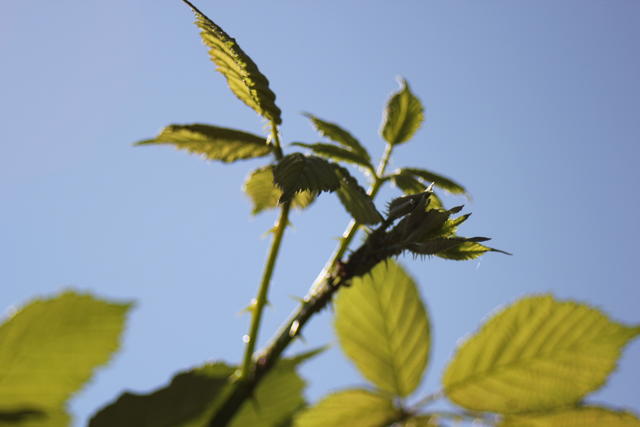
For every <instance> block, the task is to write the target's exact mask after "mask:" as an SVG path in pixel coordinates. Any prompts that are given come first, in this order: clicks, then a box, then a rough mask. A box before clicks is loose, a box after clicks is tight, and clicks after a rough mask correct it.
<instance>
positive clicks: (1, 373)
mask: <svg viewBox="0 0 640 427" xmlns="http://www.w3.org/2000/svg"><path fill="white" fill-rule="evenodd" d="M129 308H130V304H116V303H111V302H105V301H101V300H98V299H95V298H94V297H92V296H89V295H81V294H77V293H74V292H65V293H63V294H61V295H59V296H57V297H55V298H49V299H36V300H33V301H32V302H30V303H29V304H28V305H26V306H25V307H23V308H22V309H20V310H19V311H18V312H17V313H16V314H15V315H14V316H13V317H11V318H10V319H9V320H7V321H6V322H5V323H3V324H2V325H1V326H0V414H4V417H11V415H12V414H13V415H14V416H15V415H18V416H20V414H22V415H25V416H26V418H25V419H31V418H32V417H31V416H30V415H33V417H41V418H44V419H47V420H49V421H51V422H50V423H49V425H55V423H58V422H63V421H64V420H65V419H66V417H67V416H66V414H64V412H63V409H64V406H65V402H66V401H67V400H68V399H69V398H70V397H71V395H72V394H73V393H75V392H76V391H78V390H79V389H80V388H81V387H82V386H83V385H84V384H85V383H86V382H87V381H88V380H89V379H90V378H91V376H92V375H93V372H94V370H95V369H96V367H98V366H100V365H102V364H104V363H106V362H107V361H108V360H109V358H110V357H111V354H112V353H113V352H114V351H116V350H117V349H118V346H119V340H120V334H121V333H122V330H123V329H124V322H125V315H126V313H127V311H128V310H129ZM34 419H35V418H34ZM52 420H53V421H52ZM56 420H57V421H56ZM61 420H62V421H61Z"/></svg>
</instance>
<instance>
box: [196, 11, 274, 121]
mask: <svg viewBox="0 0 640 427" xmlns="http://www.w3.org/2000/svg"><path fill="white" fill-rule="evenodd" d="M183 1H184V2H185V3H186V4H187V5H188V6H189V7H190V8H191V9H192V10H193V12H194V13H195V15H196V25H197V26H198V27H200V29H201V30H202V31H201V32H200V36H201V37H202V41H203V42H204V44H205V45H206V46H207V47H208V48H209V57H210V58H211V60H212V61H213V62H214V63H215V64H216V70H217V71H219V72H220V73H221V74H222V75H223V76H224V77H225V78H226V79H227V84H228V85H229V88H230V89H231V91H232V92H233V93H234V94H235V95H236V96H237V97H238V99H240V100H241V101H242V102H244V103H245V104H247V105H248V106H249V107H251V108H252V109H253V110H254V111H255V112H256V113H258V114H260V115H261V116H262V117H264V118H265V119H267V120H269V121H271V122H273V123H275V124H277V125H279V124H280V123H281V122H282V119H281V117H280V115H281V111H280V109H279V108H278V107H277V106H276V104H275V100H276V96H275V94H274V93H273V92H272V91H271V89H270V88H269V81H268V80H267V78H266V77H265V76H264V75H263V74H262V73H261V72H260V70H259V69H258V66H257V65H256V64H255V62H253V60H252V59H251V58H250V57H249V55H247V54H246V53H245V52H244V51H243V50H242V49H241V48H240V46H239V45H238V43H237V42H236V40H235V39H234V38H232V37H231V36H229V35H228V34H227V33H226V32H224V30H223V29H222V28H220V27H219V26H218V25H216V24H215V23H214V22H213V21H212V20H211V19H209V18H208V17H207V16H205V15H204V14H203V13H202V12H200V11H199V10H198V9H197V8H196V7H195V6H194V5H192V4H191V3H190V2H189V1H187V0H183Z"/></svg>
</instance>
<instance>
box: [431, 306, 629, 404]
mask: <svg viewBox="0 0 640 427" xmlns="http://www.w3.org/2000/svg"><path fill="white" fill-rule="evenodd" d="M638 334H640V327H628V326H625V325H622V324H619V323H615V322H612V321H611V320H609V319H608V318H607V317H606V316H605V315H604V314H603V313H602V312H600V311H599V310H596V309H595V308H592V307H589V306H587V305H584V304H579V303H576V302H573V301H557V300H555V299H554V298H553V297H552V296H550V295H542V296H533V297H527V298H523V299H521V300H520V301H518V302H516V303H515V304H513V305H511V306H509V307H507V308H505V309H504V310H502V311H501V312H499V313H498V314H496V315H494V316H493V317H492V318H491V319H490V320H489V321H488V322H487V323H486V324H485V325H484V326H482V328H481V329H480V330H479V331H478V332H477V333H476V334H475V335H474V336H472V337H471V338H470V339H469V340H468V341H466V342H465V343H464V344H463V345H462V346H461V347H460V348H459V349H458V351H457V353H456V355H455V356H454V358H453V360H452V361H451V363H450V364H449V366H448V368H447V370H446V372H445V374H444V377H443V380H442V382H443V385H444V391H445V393H446V395H447V397H448V398H449V399H451V400H452V401H453V402H455V403H456V404H458V405H460V406H462V407H464V408H468V409H471V410H475V411H490V412H498V413H504V414H515V413H523V412H531V411H548V410H550V409H554V408H560V407H562V406H567V405H574V404H576V403H578V402H579V401H581V400H582V398H584V396H586V395H587V394H588V393H591V392H592V391H594V390H597V389H598V388H600V387H601V386H602V385H603V384H604V382H605V381H606V379H607V377H608V376H609V374H610V373H611V372H612V371H613V369H614V368H615V367H616V363H617V360H618V358H619V357H620V353H621V351H622V348H623V347H624V345H625V344H627V342H629V340H631V339H632V338H634V337H635V336H637V335H638Z"/></svg>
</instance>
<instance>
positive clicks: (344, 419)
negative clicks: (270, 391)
mask: <svg viewBox="0 0 640 427" xmlns="http://www.w3.org/2000/svg"><path fill="white" fill-rule="evenodd" d="M398 415H399V411H398V410H397V409H396V408H394V406H393V402H392V401H391V399H390V398H389V397H387V396H383V395H381V394H378V393H373V392H370V391H368V390H359V389H354V390H344V391H340V392H337V393H333V394H330V395H328V396H326V397H325V398H323V399H322V400H321V401H320V402H318V403H317V404H316V405H314V406H312V407H310V408H307V409H305V410H304V411H302V412H301V413H300V414H299V415H298V416H297V417H296V419H295V423H294V425H295V427H325V426H333V427H354V426H359V427H379V426H384V425H388V424H389V423H391V422H393V420H395V419H396V418H397V417H398Z"/></svg>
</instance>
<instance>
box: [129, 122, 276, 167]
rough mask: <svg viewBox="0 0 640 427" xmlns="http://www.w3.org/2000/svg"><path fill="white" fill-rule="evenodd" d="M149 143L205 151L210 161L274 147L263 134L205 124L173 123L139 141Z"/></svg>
mask: <svg viewBox="0 0 640 427" xmlns="http://www.w3.org/2000/svg"><path fill="white" fill-rule="evenodd" d="M148 144H169V145H174V146H176V147H177V148H180V149H183V150H187V151H189V152H190V153H195V154H201V155H203V156H204V157H205V158H207V159H209V160H221V161H223V162H233V161H235V160H239V159H252V158H255V157H262V156H266V155H267V154H269V153H270V152H271V146H270V145H268V144H267V142H266V140H265V138H263V137H260V136H257V135H253V134H251V133H247V132H242V131H239V130H235V129H226V128H220V127H217V126H211V125H203V124H192V125H170V126H167V127H165V128H164V129H162V131H161V132H160V133H159V134H158V136H156V137H155V138H152V139H146V140H144V141H140V142H138V143H136V145H148Z"/></svg>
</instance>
